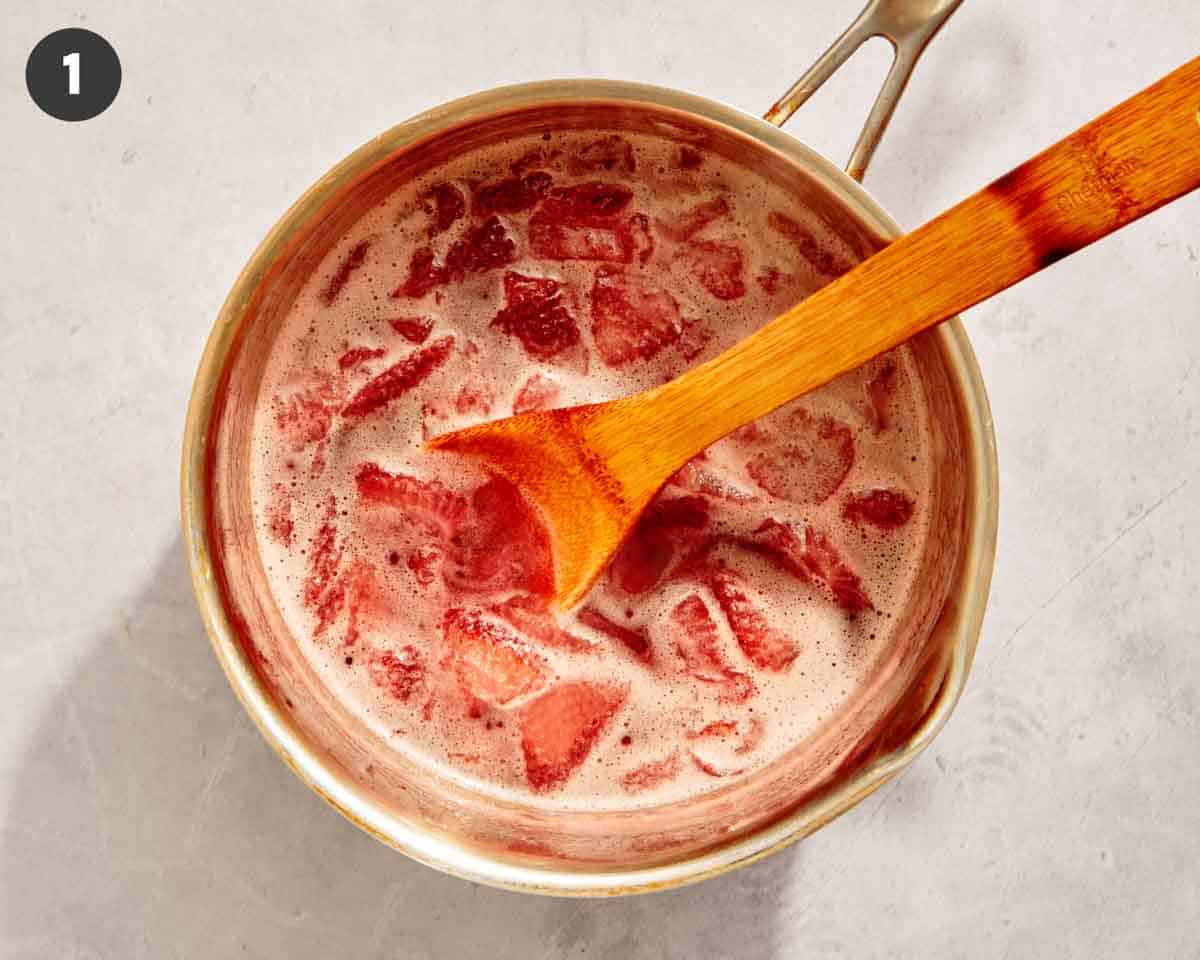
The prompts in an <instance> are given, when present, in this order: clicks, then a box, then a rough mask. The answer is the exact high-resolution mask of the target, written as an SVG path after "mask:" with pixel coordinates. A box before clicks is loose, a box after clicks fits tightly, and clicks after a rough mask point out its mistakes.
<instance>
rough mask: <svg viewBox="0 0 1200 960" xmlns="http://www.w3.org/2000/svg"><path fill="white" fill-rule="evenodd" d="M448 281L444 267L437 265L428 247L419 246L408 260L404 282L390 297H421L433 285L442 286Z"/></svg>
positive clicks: (432, 287)
mask: <svg viewBox="0 0 1200 960" xmlns="http://www.w3.org/2000/svg"><path fill="white" fill-rule="evenodd" d="M449 282H450V276H449V274H448V272H447V271H446V268H445V267H439V266H438V265H437V262H436V261H435V260H434V258H433V251H432V250H431V249H429V247H421V248H420V249H419V250H416V251H414V252H413V255H412V258H411V259H410V260H409V261H408V276H407V277H405V279H404V282H403V283H401V284H400V286H398V287H397V288H396V289H395V290H393V291H392V294H391V295H392V297H393V298H396V297H401V296H403V297H413V298H414V299H415V298H418V297H423V296H425V294H427V293H428V292H429V291H430V290H432V289H434V287H440V286H443V285H444V284H446V283H449Z"/></svg>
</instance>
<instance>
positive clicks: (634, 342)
mask: <svg viewBox="0 0 1200 960" xmlns="http://www.w3.org/2000/svg"><path fill="white" fill-rule="evenodd" d="M591 302H592V336H593V338H594V339H595V341H596V348H597V349H598V350H599V351H600V356H601V358H602V359H603V360H604V362H605V363H607V364H608V365H609V366H611V367H622V366H624V365H625V364H627V363H629V362H631V361H633V360H638V359H641V360H649V359H650V358H651V357H653V356H654V355H655V354H657V353H658V352H659V351H660V350H662V349H663V348H664V347H666V346H669V345H670V344H672V343H674V342H675V341H676V340H678V339H679V336H680V334H681V333H682V332H683V324H682V321H681V320H680V316H679V304H678V303H676V302H675V298H674V297H672V296H671V295H670V294H669V293H666V292H665V291H662V290H656V289H653V288H651V287H648V286H645V285H644V284H642V283H640V282H638V281H636V280H634V279H632V278H629V277H627V276H626V275H625V273H624V272H623V271H622V270H620V269H617V268H613V267H609V266H602V267H600V269H599V270H597V271H596V279H595V282H594V283H593V285H592V291H591Z"/></svg>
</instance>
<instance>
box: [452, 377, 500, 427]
mask: <svg viewBox="0 0 1200 960" xmlns="http://www.w3.org/2000/svg"><path fill="white" fill-rule="evenodd" d="M495 402H496V395H495V394H494V393H492V388H491V387H489V386H488V385H487V384H485V383H483V382H482V381H480V380H478V379H476V378H472V379H471V380H470V381H468V382H467V383H464V384H463V386H462V389H460V390H459V391H458V395H457V396H455V398H454V410H455V412H456V413H457V414H458V415H459V416H464V415H466V414H468V413H476V414H478V415H479V416H481V417H486V416H487V415H488V414H489V413H491V412H492V404H493V403H495Z"/></svg>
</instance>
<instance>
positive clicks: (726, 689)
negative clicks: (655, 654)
mask: <svg viewBox="0 0 1200 960" xmlns="http://www.w3.org/2000/svg"><path fill="white" fill-rule="evenodd" d="M671 626H672V628H673V630H672V635H673V639H674V644H675V651H676V652H677V653H678V654H679V655H680V657H682V658H683V661H684V663H685V664H686V666H687V670H688V673H689V674H690V675H691V676H692V677H694V678H695V679H697V680H699V681H700V682H701V683H706V684H713V685H715V686H716V687H717V688H718V689H719V693H718V696H719V698H720V699H721V700H722V701H723V702H726V703H744V702H745V701H746V700H749V699H750V698H751V697H752V696H754V695H755V694H756V693H757V692H758V688H757V687H756V686H755V683H754V681H753V680H751V679H750V677H749V676H747V675H746V674H744V673H742V672H740V671H738V670H734V669H733V668H732V667H731V666H730V665H729V664H728V663H726V662H725V657H724V656H723V655H722V653H721V642H720V635H719V634H718V632H717V625H716V623H715V622H714V621H713V618H712V615H711V614H710V613H709V611H708V604H706V603H705V602H704V600H703V599H702V598H701V597H700V595H699V594H696V593H693V594H689V595H688V596H687V597H685V598H684V599H683V600H681V601H679V603H677V604H676V605H675V608H674V609H673V610H672V611H671Z"/></svg>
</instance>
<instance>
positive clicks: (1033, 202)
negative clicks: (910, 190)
mask: <svg viewBox="0 0 1200 960" xmlns="http://www.w3.org/2000/svg"><path fill="white" fill-rule="evenodd" d="M1197 186H1200V58H1197V59H1195V60H1192V61H1190V62H1189V63H1187V64H1185V65H1184V66H1182V67H1180V68H1179V69H1178V70H1176V71H1174V72H1173V73H1171V74H1169V75H1168V76H1166V77H1164V78H1163V79H1162V80H1160V81H1159V82H1158V83H1156V84H1154V85H1153V86H1151V87H1148V88H1146V89H1145V90H1143V91H1142V92H1141V93H1139V94H1137V95H1136V96H1134V97H1132V98H1131V99H1129V100H1126V101H1125V102H1124V103H1122V104H1120V105H1119V106H1117V107H1115V108H1113V109H1112V110H1110V111H1109V112H1108V113H1106V114H1104V115H1103V116H1101V117H1099V118H1098V119H1096V120H1093V121H1092V122H1091V123H1089V124H1087V125H1086V126H1084V127H1082V128H1080V129H1079V130H1078V131H1076V132H1075V133H1073V134H1072V135H1071V136H1069V137H1067V138H1066V139H1065V140H1061V141H1059V142H1058V143H1056V144H1055V145H1054V146H1052V147H1050V148H1049V149H1048V150H1045V151H1044V152H1042V153H1040V154H1038V155H1037V156H1036V157H1034V158H1033V159H1031V160H1028V161H1026V162H1025V163H1023V164H1021V166H1019V167H1017V168H1016V169H1015V170H1013V171H1012V172H1010V173H1007V174H1005V175H1004V176H1002V177H1001V178H1000V179H999V180H996V181H995V182H994V183H992V184H990V185H989V186H987V187H985V188H984V189H983V190H981V191H979V192H978V193H976V194H974V195H972V196H970V197H968V198H967V199H966V200H964V201H963V202H962V203H960V204H958V205H957V206H955V207H953V208H951V209H950V210H948V211H946V212H945V213H943V214H942V215H941V216H939V217H938V218H937V219H935V220H932V221H930V222H929V223H927V224H926V225H925V226H923V227H921V228H920V229H919V230H917V231H915V232H914V233H910V234H908V235H907V236H905V237H902V238H900V239H899V240H896V241H895V242H894V243H892V244H891V245H890V246H888V247H886V248H885V249H884V250H882V251H881V252H879V253H877V254H875V255H874V256H873V257H871V258H870V259H868V260H865V261H864V262H863V263H861V264H859V265H858V266H857V267H855V268H854V269H853V270H851V271H850V272H849V273H847V274H845V275H844V276H842V277H840V278H839V279H838V280H835V281H834V282H833V283H830V284H829V285H828V286H825V287H823V288H822V289H821V290H819V291H818V292H817V293H814V294H813V295H812V296H810V297H809V298H808V299H807V300H805V301H804V302H803V303H801V304H799V305H798V306H795V307H793V308H792V309H790V310H788V311H787V312H786V313H784V314H782V315H781V316H779V317H777V318H776V319H775V320H773V321H771V322H770V323H768V324H767V325H766V326H764V327H762V328H761V329H760V330H758V331H757V332H756V333H754V334H753V335H752V336H750V337H747V338H746V339H745V340H743V341H741V342H740V343H738V344H737V345H735V346H734V347H732V348H730V349H729V350H726V351H725V352H724V353H722V354H721V355H720V356H718V357H715V358H714V359H712V360H709V361H708V362H707V363H703V364H701V365H700V366H698V367H696V368H694V369H692V370H690V371H688V372H687V373H685V374H683V375H682V376H681V377H678V378H676V379H675V380H672V381H670V382H669V383H666V384H664V385H663V386H661V387H656V388H655V389H652V390H647V391H645V392H644V393H639V394H636V395H634V396H630V397H624V398H622V399H619V400H614V401H611V402H609V403H599V404H587V405H584V406H579V407H570V408H567V409H563V410H551V411H544V412H536V413H527V414H523V415H521V416H517V417H510V418H508V419H506V420H499V421H496V422H493V423H486V424H481V425H479V426H475V427H470V428H468V429H465V430H459V431H456V432H454V433H448V434H443V435H442V436H439V437H435V438H433V439H431V440H430V441H429V442H428V447H430V448H432V449H436V450H452V451H455V452H457V453H463V454H470V455H472V456H476V457H481V458H483V459H485V460H486V461H487V462H488V465H489V467H491V468H492V469H494V470H495V471H497V472H499V473H501V474H503V475H504V476H507V477H508V478H509V479H510V480H512V481H513V482H514V483H516V484H517V485H518V486H519V487H520V488H521V489H522V490H523V491H524V493H525V494H526V495H527V496H528V497H529V498H530V499H531V500H533V501H534V502H535V503H536V504H537V505H538V506H539V507H540V508H541V511H542V514H543V515H544V517H545V520H546V522H547V523H548V525H549V528H550V532H551V539H552V542H553V544H554V564H555V602H556V603H557V604H558V605H559V606H560V607H561V608H563V609H569V608H570V607H572V606H574V605H575V604H577V603H578V602H579V601H580V600H581V599H582V598H583V596H584V594H586V593H587V591H588V589H589V588H590V587H591V585H592V583H593V582H594V581H595V579H596V577H597V576H598V575H599V574H600V572H601V571H602V570H603V569H604V567H605V566H606V565H607V563H608V561H609V559H610V558H611V557H612V555H613V554H614V553H615V551H616V550H617V549H618V548H619V547H620V546H621V544H622V542H623V541H624V540H625V538H626V536H628V534H629V532H630V530H631V529H632V528H633V525H634V523H635V521H636V520H637V518H638V515H639V514H640V513H641V512H642V510H644V509H645V507H646V506H647V504H649V502H650V500H651V499H652V498H653V497H654V495H655V494H656V493H657V492H658V490H659V488H660V487H661V486H662V485H663V483H665V482H666V481H667V480H668V479H670V477H671V476H672V475H673V474H674V473H675V472H676V471H678V470H679V469H680V468H681V467H682V466H683V465H684V464H685V463H687V462H688V461H689V460H691V459H692V458H693V457H694V456H695V455H696V454H698V453H700V452H701V451H702V450H704V449H705V448H706V447H707V446H709V445H710V444H712V443H714V442H715V441H717V440H719V439H720V438H721V437H723V436H725V435H726V434H727V433H729V432H730V431H732V430H736V429H737V428H738V427H740V426H742V425H744V424H747V423H750V422H751V421H752V420H756V419H757V418H759V417H761V416H763V415H764V414H767V413H770V412H771V411H772V410H774V409H775V408H776V407H779V406H780V405H782V404H784V403H787V402H788V401H789V400H793V399H795V398H796V397H798V396H800V395H801V394H803V393H806V392H808V391H809V390H813V389H815V388H816V387H819V386H821V385H822V384H824V383H827V382H828V381H830V380H832V379H833V378H834V377H836V376H838V375H839V374H842V373H845V372H846V371H848V370H852V369H854V368H855V367H858V366H860V365H861V364H863V363H865V362H866V361H867V360H869V359H871V358H872V357H874V356H876V355H877V354H879V353H882V352H884V351H885V350H889V349H891V348H892V347H895V346H896V345H897V344H899V343H902V342H903V341H905V340H907V339H909V338H910V337H912V336H914V335H915V334H917V333H920V332H921V331H922V330H925V329H927V328H929V327H931V326H933V325H934V324H936V323H938V322H940V321H942V320H944V319H946V318H947V317H951V316H954V315H955V314H956V313H958V312H959V311H961V310H965V309H966V308H967V307H970V306H972V305H973V304H976V303H978V302H979V301H981V300H983V299H985V298H987V297H990V296H992V294H994V293H998V292H1000V291H1001V290H1004V289H1005V288H1006V287H1009V286H1011V285H1012V284H1014V283H1016V282H1017V281H1018V280H1022V279H1024V278H1025V277H1028V276H1029V275H1030V274H1033V273H1036V272H1037V271H1039V270H1041V269H1043V268H1044V267H1048V266H1050V265H1051V264H1052V263H1056V262H1057V261H1059V260H1061V259H1062V258H1063V257H1065V256H1067V255H1068V254H1070V253H1073V252H1074V251H1076V250H1079V249H1080V248H1082V247H1085V246H1087V245H1088V244H1090V243H1092V242H1094V241H1096V240H1099V239H1100V238H1101V237H1103V236H1106V235H1107V234H1109V233H1112V232H1113V231H1114V230H1117V229H1119V228H1120V227H1123V226H1125V224H1127V223H1130V222H1131V221H1133V220H1136V219H1138V218H1139V217H1141V216H1144V215H1145V214H1147V213H1150V212H1151V211H1152V210H1155V209H1157V208H1158V207H1160V206H1162V205H1163V204H1164V203H1167V202H1168V201H1171V200H1174V199H1175V198H1176V197H1179V196H1182V195H1183V194H1185V193H1187V192H1188V191H1190V190H1193V189H1194V188H1195V187H1197Z"/></svg>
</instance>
